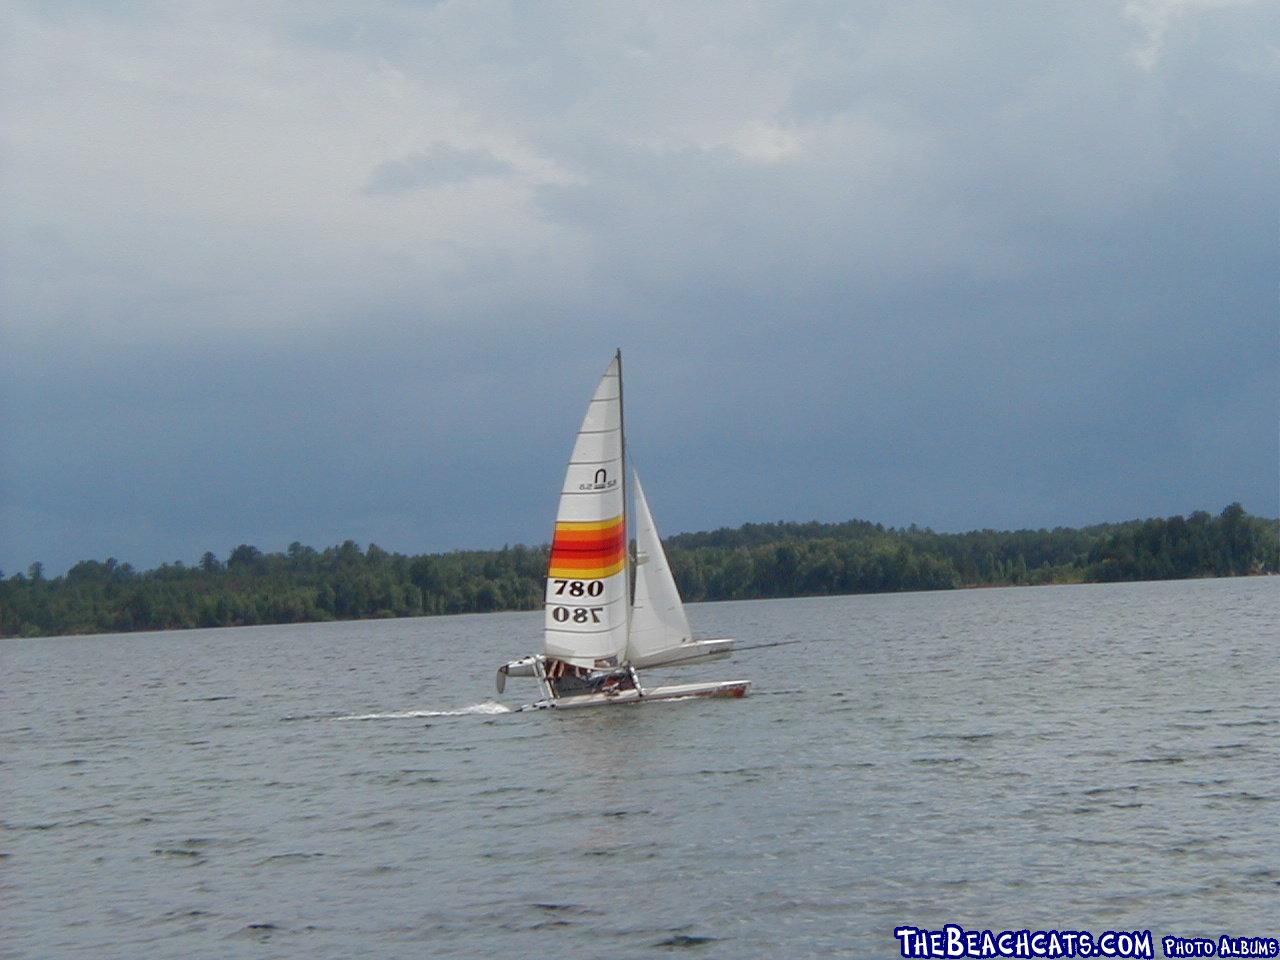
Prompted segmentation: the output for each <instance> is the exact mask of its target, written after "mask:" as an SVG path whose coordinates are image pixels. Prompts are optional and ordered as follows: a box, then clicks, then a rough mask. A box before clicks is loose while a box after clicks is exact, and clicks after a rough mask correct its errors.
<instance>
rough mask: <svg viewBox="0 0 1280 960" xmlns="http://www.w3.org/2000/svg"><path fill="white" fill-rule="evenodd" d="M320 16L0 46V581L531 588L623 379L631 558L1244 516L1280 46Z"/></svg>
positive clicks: (1257, 466)
mask: <svg viewBox="0 0 1280 960" xmlns="http://www.w3.org/2000/svg"><path fill="white" fill-rule="evenodd" d="M326 11H327V12H326V14H325V16H323V17H318V18H313V17H308V18H307V20H308V22H307V23H306V24H303V23H299V22H298V18H297V16H296V14H295V13H294V12H292V10H291V8H289V7H287V6H280V7H279V8H277V7H274V6H272V5H270V4H268V5H265V6H263V5H255V6H245V7H244V8H243V9H240V10H238V11H237V12H236V15H235V16H234V17H232V16H230V15H229V14H227V13H224V12H223V11H222V9H221V8H220V7H217V6H210V7H208V8H203V9H200V10H197V11H196V12H192V13H187V14H183V15H177V14H166V13H164V12H163V10H162V9H160V8H157V9H153V10H151V11H150V12H147V13H138V14H137V15H136V16H132V17H130V16H125V15H123V14H121V15H118V16H115V17H113V18H112V19H111V20H110V21H106V20H102V21H99V22H88V21H86V16H87V14H82V15H80V16H77V17H70V16H68V17H61V16H58V15H54V14H47V13H46V14H39V15H37V14H31V15H27V16H24V15H22V14H21V13H20V14H19V15H18V16H17V17H16V19H15V22H16V29H15V31H14V33H13V36H14V38H15V39H14V40H13V41H12V42H11V44H10V50H9V53H10V54H11V55H10V56H8V57H6V58H5V66H4V69H5V71H6V72H5V83H6V86H7V87H10V88H12V90H13V91H14V93H15V94H19V95H15V96H12V97H10V98H9V99H10V102H12V103H14V104H25V105H26V106H24V107H23V108H22V109H19V110H16V111H14V117H13V121H12V123H11V133H9V134H7V135H6V147H7V155H9V156H10V157H11V158H12V159H11V162H10V164H9V166H8V167H7V168H6V171H5V173H4V174H3V175H2V177H0V186H2V187H3V193H4V198H5V204H6V209H7V210H9V211H11V215H10V216H9V217H7V218H6V221H5V224H4V227H3V230H4V234H3V239H4V253H5V263H6V280H5V284H4V287H3V290H2V292H0V297H3V300H2V303H3V307H4V324H5V330H4V338H5V344H6V350H4V351H3V352H2V353H0V401H3V402H2V403H0V438H3V457H2V459H0V531H2V532H3V536H2V537H0V548H2V549H0V568H3V569H4V570H5V572H6V573H11V572H13V571H15V570H17V569H21V568H22V567H25V565H26V564H27V563H29V562H30V561H31V560H33V559H41V560H44V561H45V563H46V564H47V565H48V566H49V568H50V569H51V570H55V569H58V568H61V567H65V565H66V564H67V563H70V562H72V561H74V560H75V559H78V558H81V557H84V556H97V557H103V556H106V555H109V554H113V555H116V556H119V557H121V558H122V559H128V560H131V561H133V562H134V563H137V564H142V565H150V564H153V563H156V562H159V561H161V560H173V559H177V558H179V557H181V558H184V559H186V560H188V561H190V560H194V559H195V558H196V557H198V555H199V554H200V552H202V551H203V550H205V549H213V550H215V551H217V552H219V553H220V554H223V555H225V554H226V552H227V551H229V550H230V548H231V547H233V546H235V545H236V544H237V543H240V542H242V541H247V542H251V543H255V544H257V545H258V546H260V547H262V548H264V549H281V548H283V547H284V546H285V545H286V544H287V543H288V542H289V541H291V540H294V539H299V540H302V541H303V542H311V543H314V544H317V545H320V544H326V543H332V542H336V541H339V540H341V539H343V538H346V537H352V538H354V539H357V540H360V541H361V542H368V541H369V540H373V541H376V542H378V543H380V544H381V545H382V546H384V547H386V548H389V549H399V550H405V551H417V550H427V549H443V548H449V547H462V546H484V545H498V544H501V543H503V542H516V541H527V542H537V541H542V540H545V539H546V536H547V531H548V524H549V516H550V512H551V511H552V509H553V507H554V504H553V500H554V490H555V489H556V486H557V484H558V483H559V478H560V473H561V472H562V470H563V459H564V456H565V455H566V453H567V448H568V443H569V436H570V434H571V432H572V429H573V427H574V425H575V424H576V423H577V421H578V420H579V418H580V417H581V410H582V404H583V402H584V400H585V397H586V396H587V395H588V394H589V392H590V389H591V387H592V385H593V383H594V381H595V378H596V377H597V376H598V374H599V372H600V370H601V369H602V368H603V366H604V362H605V360H606V359H607V357H608V355H609V353H610V352H611V351H612V349H613V348H614V347H615V346H619V345H621V346H622V347H623V348H624V351H625V360H626V369H627V377H628V392H627V396H628V438H629V440H630V441H631V443H632V448H633V451H634V453H635V456H636V460H637V464H638V466H639V467H640V468H641V469H642V470H643V471H644V473H645V475H646V476H645V481H646V489H647V491H648V492H649V494H650V496H651V498H652V500H653V505H654V507H655V510H656V511H657V512H658V516H659V522H660V525H661V527H662V529H663V530H664V532H668V533H671V532H676V531H678V530H682V529H698V528H706V527H709V526H716V525H720V524H737V523H741V522H744V521H747V520H772V519H807V518H810V517H817V518H821V519H844V518H848V517H850V516H861V517H867V518H870V519H873V520H883V521H885V522H890V523H903V524H905V523H910V522H919V523H922V524H931V525H934V526H937V527H941V528H945V529H956V528H964V527H975V526H976V527H981V526H998V527H1002V526H1018V525H1036V526H1039V525H1050V526H1052V525H1054V524H1060V523H1070V524H1076V523H1086V522H1091V521H1096V520H1104V519H1120V518H1125V517H1130V516H1139V515H1150V514H1157V513H1158V514H1168V513H1175V512H1184V513H1185V512H1188V511H1190V510H1194V509H1201V508H1203V509H1210V510H1217V509H1220V508H1221V507H1222V506H1223V505H1225V504H1226V503H1227V502H1229V501H1230V500H1233V499H1241V500H1242V501H1244V503H1245V505H1246V507H1248V508H1249V509H1251V510H1254V511H1257V512H1265V513H1274V512H1275V511H1276V509H1277V505H1276V503H1275V493H1276V462H1277V457H1278V455H1280V454H1278V451H1277V445H1276V436H1275V431H1274V402H1275V383H1276V381H1277V377H1278V376H1280V371H1278V370H1277V351H1276V333H1275V323H1274V316H1275V313H1274V290H1275V279H1276V278H1275V267H1274V260H1275V258H1274V248H1275V240H1274V223H1275V222H1276V214H1277V209H1276V200H1275V192H1274V185H1273V183H1272V179H1273V176H1272V173H1273V171H1272V166H1273V159H1272V158H1273V157H1274V155H1275V148H1276V145H1277V143H1280V135H1278V134H1277V129H1276V117H1275V115H1274V111H1273V110H1271V109H1270V102H1271V96H1270V93H1269V91H1270V90H1271V89H1272V88H1273V87H1274V82H1275V77H1276V72H1277V67H1276V62H1275V59H1274V56H1273V54H1272V53H1271V51H1270V49H1269V47H1268V45H1267V43H1266V41H1265V38H1267V37H1269V36H1274V35H1275V30H1276V27H1277V26H1278V25H1280V24H1277V20H1278V19H1280V17H1278V15H1277V12H1276V9H1275V7H1274V6H1269V5H1264V4H1249V3H1238V4H1237V3H1225V2H1214V0H1202V2H1194V0H1177V2H1175V0H1168V2H1156V0H1150V2H1115V3H1110V2H1097V3H1084V4H1075V5H1064V6H1056V7H1044V6H1040V7H1036V8H1034V9H1032V8H1029V7H1027V6H1026V5H1024V4H1017V3H1002V4H994V5H987V6H986V7H983V8H982V9H981V10H974V9H962V8H959V7H957V6H956V5H953V4H934V3H905V4H904V3H896V2H895V3H867V4H859V5H855V6H852V7H851V6H850V5H848V4H832V5H828V6H823V5H808V6H806V7H804V8H803V9H798V8H794V7H788V6H777V5H769V4H747V5H745V6H744V5H742V4H732V5H718V4H712V3H705V4H702V3H700V4H689V5H682V6H679V7H675V8H670V9H664V10H658V9H655V8H652V7H650V6H648V5H639V4H638V5H634V6H626V5H623V6H619V7H607V8H604V7H598V6H596V5H574V4H565V5H552V6H550V7H546V6H539V7H537V8H523V7H519V6H505V7H504V6H502V5H481V4H473V3H455V4H441V5H424V6H421V7H419V6H415V5H395V6H389V7H387V8H385V9H381V8H380V9H378V10H376V11H370V10H369V9H367V8H364V7H358V6H356V5H354V4H344V3H341V2H335V3H334V4H331V5H329V6H328V7H327V8H326ZM158 40H162V41H163V42H157V41H158ZM177 62H181V63H182V64H183V66H184V69H183V70H177V69H175V64H176V63H177ZM52 76H57V77H58V78H59V82H58V83H56V84H54V83H48V82H46V81H47V80H48V78H49V77H52ZM316 144H324V149H316V147H315V145H316ZM424 144H430V145H431V146H429V147H427V148H425V149H424V147H423V145H424ZM86 145H87V146H86ZM389 157H391V158H399V159H394V160H388V159H387V158H389Z"/></svg>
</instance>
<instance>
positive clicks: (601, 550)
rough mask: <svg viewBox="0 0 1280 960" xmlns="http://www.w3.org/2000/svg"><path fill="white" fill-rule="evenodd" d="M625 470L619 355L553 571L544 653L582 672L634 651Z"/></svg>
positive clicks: (590, 413) (571, 473) (590, 428)
mask: <svg viewBox="0 0 1280 960" xmlns="http://www.w3.org/2000/svg"><path fill="white" fill-rule="evenodd" d="M623 469H624V467H623V440H622V362H621V357H620V356H616V357H614V359H613V362H612V363H610V364H609V368H608V369H607V370H606V371H605V373H604V376H603V377H602V378H601V380H600V385H599V386H598V387H597V388H596V392H595V395H594V396H593V397H592V398H591V403H590V404H589V405H588V406H587V414H586V416H585V417H583V420H582V427H581V428H580V429H579V430H578V439H577V441H576V442H575V443H574V445H573V455H572V456H571V457H570V458H569V468H568V470H566V471H565V476H564V486H563V487H562V488H561V491H560V509H559V512H558V513H557V514H556V529H555V536H554V538H553V539H552V542H551V559H550V563H549V564H548V567H547V589H546V597H545V601H546V620H545V623H546V626H545V633H544V652H545V653H546V655H547V656H548V657H552V658H555V659H557V660H564V661H566V662H568V663H571V664H573V665H574V666H578V667H591V668H601V667H610V666H614V665H615V664H617V663H619V662H621V660H622V656H623V653H624V652H625V650H626V646H627V621H628V619H629V616H628V614H629V610H628V604H627V579H628V564H627V523H626V508H625V496H624V493H623Z"/></svg>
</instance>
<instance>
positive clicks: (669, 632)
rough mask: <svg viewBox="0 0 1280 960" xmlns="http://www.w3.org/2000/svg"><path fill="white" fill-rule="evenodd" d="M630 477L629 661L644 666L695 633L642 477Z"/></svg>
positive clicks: (688, 639)
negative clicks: (632, 587)
mask: <svg viewBox="0 0 1280 960" xmlns="http://www.w3.org/2000/svg"><path fill="white" fill-rule="evenodd" d="M631 476H632V479H633V480H634V482H635V496H636V518H635V519H636V591H635V600H634V602H633V605H632V612H631V633H630V636H629V637H628V638H627V660H628V661H630V662H631V663H637V662H641V663H642V662H644V661H645V660H647V659H648V658H650V657H652V656H654V655H655V654H657V653H659V652H660V651H663V650H666V649H668V648H670V647H674V646H677V645H679V644H682V643H688V642H689V641H690V640H692V639H693V634H692V631H690V629H689V618H688V617H687V616H685V612H684V603H683V602H681V600H680V591H679V590H678V589H677V588H676V581H675V579H674V578H673V577H672V576H671V564H670V563H669V562H668V561H667V555H666V553H665V552H664V551H663V549H662V541H661V539H659V537H658V528H657V527H656V526H655V525H654V522H653V514H652V513H650V512H649V502H648V500H646V499H645V495H644V488H643V487H641V486H640V477H639V476H638V475H637V474H635V473H634V472H633V473H632V475H631Z"/></svg>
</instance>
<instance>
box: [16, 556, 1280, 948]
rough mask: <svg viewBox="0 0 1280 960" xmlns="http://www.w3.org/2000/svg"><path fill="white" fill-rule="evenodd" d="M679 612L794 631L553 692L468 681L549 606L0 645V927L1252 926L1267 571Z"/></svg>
mask: <svg viewBox="0 0 1280 960" xmlns="http://www.w3.org/2000/svg"><path fill="white" fill-rule="evenodd" d="M689 613H690V619H691V620H692V621H693V623H694V627H695V629H696V630H697V631H698V632H699V633H701V634H703V635H718V636H724V635H728V636H736V637H737V638H738V642H739V645H740V646H742V647H747V646H755V645H765V644H771V643H776V642H777V641H784V640H785V641H794V642H790V643H786V644H783V645H775V646H759V647H758V648H757V649H753V650H746V649H744V650H741V651H740V652H739V653H737V654H735V655H734V657H733V658H732V659H731V660H729V661H726V662H721V663H717V664H710V665H705V666H700V667H694V668H688V669H686V670H683V671H654V672H652V673H650V674H649V675H648V679H649V682H650V683H653V682H655V681H660V680H661V681H668V682H675V681H677V680H684V679H690V680H692V679H738V678H745V679H751V680H752V681H753V682H754V687H753V690H752V694H751V696H749V697H747V698H746V699H743V700H691V701H683V702H677V703H668V704H650V705H642V706H635V707H609V708H601V709H596V710H584V711H568V712H565V713H555V712H545V711H539V712H532V713H505V712H502V711H503V709H504V708H503V706H502V705H500V704H499V702H498V701H497V700H495V699H494V696H493V672H494V668H495V667H496V666H497V664H498V663H500V662H503V661H505V660H507V659H509V658H512V657H515V656H518V655H522V654H525V653H528V652H532V651H533V650H534V648H535V645H536V643H537V641H538V639H539V630H540V624H541V615H540V614H497V615H492V616H470V617H451V618H436V619H418V620H396V621H379V622H365V623H336V624H320V625H301V626H289V627H262V628H246V629H236V630H206V631H193V632H187V633H168V634H132V635H122V636H101V637H88V638H65V639H43V640H26V641H14V642H8V643H3V644H0V658H2V659H0V668H2V672H0V685H2V687H3V690H2V692H0V697H2V698H3V699H2V702H0V746H2V749H3V753H2V756H0V761H2V762H0V800H2V809H0V817H2V819H3V833H2V834H0V884H3V887H2V888H0V954H3V955H5V956H8V957H14V958H42V960H43V958H61V957H92V958H107V957H130V958H136V957H184V958H185V957H209V958H236V957H254V958H258V957H325V958H327V957H333V958H355V957H360V958H381V957H518V956H557V955H563V956H569V957H606V956H607V957H655V956H665V955H670V954H671V953H680V954H682V955H685V954H687V955H690V956H699V957H732V958H771V960H774V958H786V957H816V956H832V955H835V956H849V957H860V958H861V957H892V956H896V955H897V953H898V951H897V941H896V940H895V939H894V937H893V929H894V927H895V926H898V925H903V924H910V925H913V926H929V927H933V928H936V927H938V926H940V925H941V924H942V923H944V922H956V923H960V924H962V925H964V926H965V927H967V928H990V929H993V930H994V929H1010V928H1011V929H1021V928H1025V927H1031V928H1033V929H1034V928H1052V927H1058V928H1063V927H1065V928H1070V929H1084V930H1095V931H1101V930H1106V929H1128V930H1133V929H1137V930H1151V931H1152V934H1153V936H1154V937H1155V938H1156V942H1157V947H1156V951H1157V956H1158V955H1160V951H1159V946H1158V942H1159V941H1158V938H1159V937H1160V936H1161V935H1163V934H1168V933H1174V934H1182V935H1193V934H1198V935H1209V936H1216V935H1218V934H1220V933H1232V934H1235V935H1242V934H1246V935H1247V934H1254V935H1263V934H1265V935H1269V936H1276V933H1277V929H1278V928H1280V695H1278V693H1277V691H1278V690H1280V578H1274V577H1272V578H1252V579H1240V580H1202V581H1190V582H1178V583H1143V584H1124V585H1097V586H1078V587H1046V588H1021V589H1005V590H983V591H962V592H944V593H917V594H898V595H880V596H859V597H839V598H821V599H806V600H782V601H758V602H747V603H725V604H706V605H699V606H693V607H690V609H689ZM534 693H535V691H534V684H533V682H532V681H529V680H520V679H512V680H511V681H510V682H509V684H508V687H507V693H506V695H505V696H504V697H503V698H502V700H501V704H505V705H506V706H508V707H511V706H518V705H519V704H520V703H522V702H528V701H529V700H532V699H534ZM357 718H359V719H357Z"/></svg>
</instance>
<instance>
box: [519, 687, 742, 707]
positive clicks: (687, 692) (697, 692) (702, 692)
mask: <svg viewBox="0 0 1280 960" xmlns="http://www.w3.org/2000/svg"><path fill="white" fill-rule="evenodd" d="M750 688H751V681H750V680H725V681H722V682H720V683H677V684H673V685H671V686H667V687H653V688H652V689H649V690H645V691H643V692H641V691H640V690H623V691H621V692H619V693H589V694H582V695H581V696H576V697H559V698H556V699H554V700H539V701H538V702H537V703H530V704H528V705H527V706H523V707H521V708H520V709H521V710H548V709H555V710H570V709H576V708H578V707H611V706H617V705H618V704H624V703H648V702H649V701H651V700H655V701H656V700H685V699H687V698H690V697H745V696H746V695H747V691H748V690H749V689H750Z"/></svg>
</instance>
